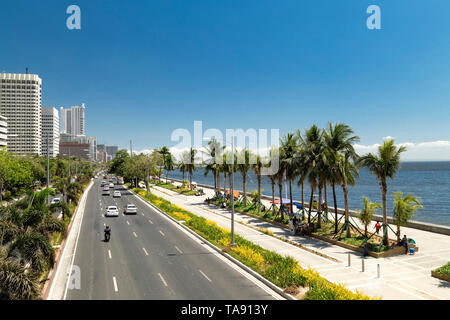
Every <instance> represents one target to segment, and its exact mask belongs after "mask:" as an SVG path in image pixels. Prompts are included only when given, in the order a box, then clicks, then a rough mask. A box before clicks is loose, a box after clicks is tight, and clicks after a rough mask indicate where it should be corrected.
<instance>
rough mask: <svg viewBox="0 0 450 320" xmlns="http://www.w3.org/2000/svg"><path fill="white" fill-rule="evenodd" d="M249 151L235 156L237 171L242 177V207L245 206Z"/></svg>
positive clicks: (244, 150)
mask: <svg viewBox="0 0 450 320" xmlns="http://www.w3.org/2000/svg"><path fill="white" fill-rule="evenodd" d="M250 157H251V151H250V150H248V149H243V150H242V151H241V152H239V153H238V155H237V170H239V171H240V172H241V175H242V189H243V190H242V191H243V199H244V207H245V206H246V205H247V193H246V181H247V174H248V172H249V171H250V169H251V166H250Z"/></svg>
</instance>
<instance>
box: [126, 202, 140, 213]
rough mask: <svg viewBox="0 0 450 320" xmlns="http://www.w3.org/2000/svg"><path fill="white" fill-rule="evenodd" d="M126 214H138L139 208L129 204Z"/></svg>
mask: <svg viewBox="0 0 450 320" xmlns="http://www.w3.org/2000/svg"><path fill="white" fill-rule="evenodd" d="M125 214H137V208H136V206H135V205H134V204H127V207H126V208H125Z"/></svg>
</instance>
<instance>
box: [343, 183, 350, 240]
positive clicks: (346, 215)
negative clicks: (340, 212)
mask: <svg viewBox="0 0 450 320" xmlns="http://www.w3.org/2000/svg"><path fill="white" fill-rule="evenodd" d="M342 189H343V190H344V201H345V224H346V229H347V233H346V235H345V236H346V237H347V238H350V225H349V224H350V221H349V216H348V189H347V185H346V184H344V185H343V186H342Z"/></svg>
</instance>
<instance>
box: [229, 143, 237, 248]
mask: <svg viewBox="0 0 450 320" xmlns="http://www.w3.org/2000/svg"><path fill="white" fill-rule="evenodd" d="M235 246H236V243H235V242H234V136H233V137H232V138H231V242H230V247H235Z"/></svg>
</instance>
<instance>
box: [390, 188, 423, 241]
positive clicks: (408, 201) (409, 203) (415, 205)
mask: <svg viewBox="0 0 450 320" xmlns="http://www.w3.org/2000/svg"><path fill="white" fill-rule="evenodd" d="M420 208H422V205H421V204H420V201H419V198H417V197H416V196H414V195H412V194H407V195H406V196H403V192H401V191H397V192H396V193H394V210H393V218H394V223H395V225H396V226H397V241H400V226H405V225H406V224H407V223H408V221H409V220H411V218H412V217H413V216H414V215H415V213H416V211H417V210H418V209H420Z"/></svg>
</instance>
